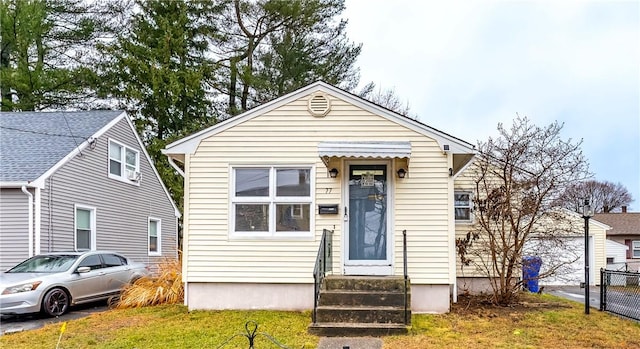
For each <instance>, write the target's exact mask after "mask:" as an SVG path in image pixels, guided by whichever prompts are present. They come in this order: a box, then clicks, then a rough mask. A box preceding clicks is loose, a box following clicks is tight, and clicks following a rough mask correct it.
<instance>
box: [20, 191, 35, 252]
mask: <svg viewBox="0 0 640 349" xmlns="http://www.w3.org/2000/svg"><path fill="white" fill-rule="evenodd" d="M21 189H22V192H23V193H25V194H26V195H27V197H28V198H29V229H28V231H29V257H33V195H32V194H31V193H30V192H29V191H28V190H27V186H26V185H23V186H22V188H21Z"/></svg>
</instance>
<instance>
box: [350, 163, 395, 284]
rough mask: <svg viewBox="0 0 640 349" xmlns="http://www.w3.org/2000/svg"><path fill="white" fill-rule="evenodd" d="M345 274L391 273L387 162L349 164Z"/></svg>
mask: <svg viewBox="0 0 640 349" xmlns="http://www.w3.org/2000/svg"><path fill="white" fill-rule="evenodd" d="M348 168H349V173H348V176H349V177H348V182H347V184H348V190H347V194H346V195H347V200H346V202H347V205H346V207H345V221H346V222H345V230H346V235H345V253H346V256H345V268H344V272H345V274H350V275H390V274H391V272H392V269H391V256H390V254H391V253H390V251H391V249H390V241H391V240H390V239H389V234H388V219H387V218H388V212H389V209H390V208H389V199H388V196H387V192H388V178H387V172H388V171H387V165H386V164H350V165H348Z"/></svg>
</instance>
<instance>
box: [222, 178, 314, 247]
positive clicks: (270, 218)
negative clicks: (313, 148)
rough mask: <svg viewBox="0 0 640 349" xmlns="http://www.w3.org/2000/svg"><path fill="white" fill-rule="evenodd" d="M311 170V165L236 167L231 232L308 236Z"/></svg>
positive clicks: (257, 234) (310, 218) (237, 233)
mask: <svg viewBox="0 0 640 349" xmlns="http://www.w3.org/2000/svg"><path fill="white" fill-rule="evenodd" d="M311 173H312V172H311V167H306V168H305V167H300V168H298V167H295V168H290V167H286V168H285V167H256V168H235V169H234V170H233V179H232V181H233V183H232V188H234V189H233V197H232V198H231V200H232V203H233V207H232V210H233V211H232V214H231V218H232V221H233V225H232V226H233V228H232V233H234V234H236V235H237V236H310V235H311V224H312V218H313V217H312V210H311V207H312V205H311V203H312V200H313V199H312V196H311V193H312V190H311ZM305 233H306V234H305Z"/></svg>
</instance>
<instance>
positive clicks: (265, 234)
mask: <svg viewBox="0 0 640 349" xmlns="http://www.w3.org/2000/svg"><path fill="white" fill-rule="evenodd" d="M251 168H254V169H268V170H269V196H268V197H252V198H251V199H250V200H247V198H246V197H236V196H235V184H236V178H235V170H236V169H251ZM280 169H296V170H297V169H309V186H310V188H309V196H304V197H300V196H286V197H278V198H277V200H276V185H277V183H276V170H280ZM315 173H316V171H315V165H313V164H282V165H273V164H262V165H230V166H229V215H228V216H229V237H230V238H231V239H283V238H284V239H292V240H299V239H303V240H308V239H313V238H314V234H315V211H314V207H315V204H314V203H315V178H316V177H315ZM238 203H246V204H261V203H262V204H269V230H268V231H235V230H236V227H235V224H236V222H235V204H238ZM282 203H285V204H287V203H293V204H300V205H309V216H310V217H309V231H276V230H275V227H276V214H275V212H276V211H275V210H276V204H282Z"/></svg>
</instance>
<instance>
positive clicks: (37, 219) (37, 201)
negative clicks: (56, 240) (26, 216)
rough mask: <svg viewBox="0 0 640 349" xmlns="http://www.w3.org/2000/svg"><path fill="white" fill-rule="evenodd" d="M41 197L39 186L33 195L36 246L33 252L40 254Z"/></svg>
mask: <svg viewBox="0 0 640 349" xmlns="http://www.w3.org/2000/svg"><path fill="white" fill-rule="evenodd" d="M41 199H42V195H41V192H40V188H36V197H35V205H36V208H35V222H34V224H35V240H36V241H35V245H36V246H35V247H36V251H35V254H40V233H41V231H40V223H41V219H42V217H41V214H42V208H41V207H40V203H41Z"/></svg>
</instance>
